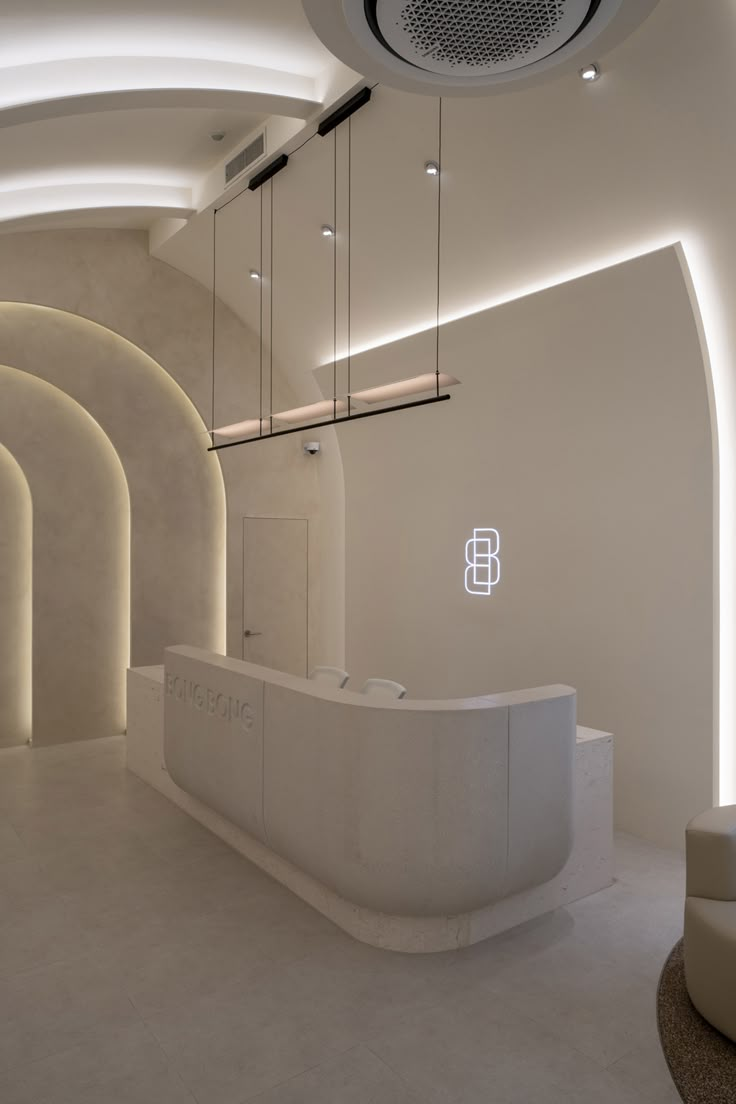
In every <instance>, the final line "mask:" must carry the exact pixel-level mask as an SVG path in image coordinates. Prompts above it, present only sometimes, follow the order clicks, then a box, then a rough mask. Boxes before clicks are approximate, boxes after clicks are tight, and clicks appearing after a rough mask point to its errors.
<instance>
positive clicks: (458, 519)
mask: <svg viewBox="0 0 736 1104" xmlns="http://www.w3.org/2000/svg"><path fill="white" fill-rule="evenodd" d="M442 341H443V346H442V347H443V356H444V358H445V363H447V364H451V365H457V366H458V367H457V371H458V374H459V375H460V376H461V377H462V380H463V382H462V386H461V387H458V388H456V389H455V390H454V392H453V395H452V399H451V400H450V402H448V403H445V404H442V405H438V406H436V407H432V408H428V409H426V410H424V411H416V410H414V411H407V412H405V413H403V414H392V415H390V416H388V417H386V418H385V419H377V420H375V421H370V422H365V423H362V424H356V425H354V426H351V427H350V428H349V429H348V428H346V429H343V430H340V431H339V434H340V446H341V450H342V456H343V464H344V467H345V480H346V486H347V488H348V492H347V505H346V508H347V519H346V533H347V611H348V618H347V626H348V629H347V666H348V669H349V670H350V671H351V673H352V675H353V677H354V678H357V680H358V681H360V680H361V679H363V678H365V677H369V676H382V677H386V678H395V679H398V680H399V681H400V682H402V683H404V684H405V685H406V686H407V687H408V688H409V691H410V693H411V694H412V695H414V696H419V697H425V696H427V697H452V696H456V695H457V696H461V695H462V696H464V695H472V694H481V693H483V692H488V691H502V690H505V689H512V688H513V689H521V688H523V687H525V686H533V685H545V684H548V683H553V682H565V683H568V684H570V685H572V686H575V687H576V688H577V690H578V694H579V699H578V700H579V721H580V723H582V724H584V725H588V726H591V727H595V728H600V729H604V730H610V731H613V732H614V733H615V786H614V799H615V806H616V818H617V823H618V825H619V826H620V827H621V828H623V829H626V830H628V831H631V832H634V833H635V834H639V835H643V836H647V837H649V838H652V839H656V840H658V841H660V842H662V843H665V844H670V845H678V844H679V843H680V841H681V836H682V832H683V829H684V825H685V823H686V821H687V819H688V818H689V817H690V816H692V815H694V814H695V813H696V812H697V811H698V810H699V809H701V808H703V807H705V806H707V805H708V804H709V803H710V802H711V796H712V777H713V648H712V592H713V577H712V569H711V565H712V551H713V543H712V542H713V510H712V500H713V482H712V464H711V430H710V421H709V409H708V395H707V388H706V380H705V373H704V369H703V363H702V357H701V352H700V347H699V342H698V334H697V329H696V326H695V322H694V319H693V315H692V311H691V309H690V303H689V299H688V294H687V289H686V286H685V282H684V279H683V275H682V271H681V268H680V264H679V261H678V257H677V254H676V252H675V250H674V249H668V250H665V251H663V252H660V253H656V254H652V255H650V256H648V257H645V258H641V259H639V260H636V261H631V262H629V263H627V264H625V265H621V266H619V267H615V268H612V269H608V270H606V271H604V272H601V273H598V274H596V275H594V276H589V277H586V278H583V279H581V280H578V281H575V282H573V283H570V284H564V285H562V286H560V287H557V288H553V289H550V290H548V291H544V292H541V293H539V294H538V295H535V296H532V297H528V298H526V299H523V300H519V301H517V302H515V303H511V304H508V305H506V306H503V307H499V308H497V309H495V310H493V311H488V312H486V313H483V314H478V315H475V316H473V317H472V318H468V319H465V320H462V321H458V322H455V323H453V324H452V325H450V326H448V327H447V328H446V330H445V331H444V333H443V338H442ZM387 355H389V356H390V359H391V360H392V361H393V362H394V363H399V362H401V363H404V358H403V356H402V345H401V344H399V345H398V346H397V347H395V348H393V349H392V350H390V351H387ZM461 365H462V368H460V366H461ZM358 370H360V368H359V364H358ZM476 526H477V527H495V528H497V529H498V530H499V532H500V535H501V544H502V549H501V568H502V578H501V583H500V585H499V586H498V588H497V589H496V590H495V591H494V592H493V594H492V596H491V597H489V598H486V597H478V596H471V595H468V594H467V593H466V592H465V588H464V568H465V555H464V551H465V549H464V546H465V541H466V540H467V539H468V538H469V537H471V536H472V531H473V528H474V527H476Z"/></svg>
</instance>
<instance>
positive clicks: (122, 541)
mask: <svg viewBox="0 0 736 1104" xmlns="http://www.w3.org/2000/svg"><path fill="white" fill-rule="evenodd" d="M0 386H1V387H2V393H3V404H2V409H1V410H0V439H2V441H3V442H4V444H5V445H6V447H7V448H8V449H9V450H10V451H11V452H12V453H13V455H14V457H15V460H16V462H17V463H18V464H19V465H20V467H21V468H22V470H23V474H24V476H25V478H26V480H27V482H28V486H29V488H30V495H31V497H32V500H33V556H32V562H33V595H34V600H33V740H34V743H38V744H54V743H60V742H64V741H68V740H75V739H85V738H90V737H93V736H101V735H106V734H109V733H114V732H120V731H122V729H123V728H124V725H125V668H126V666H127V664H128V656H129V608H130V502H129V498H128V487H127V483H126V480H125V474H124V472H123V468H122V465H121V463H120V460H119V458H118V455H117V453H116V452H115V449H114V448H113V446H112V444H111V443H110V441H109V439H108V437H107V436H106V435H105V433H104V432H103V431H102V429H101V428H100V426H99V425H98V424H97V422H96V421H95V420H94V419H93V418H92V417H91V416H90V415H89V414H88V413H87V411H85V410H84V409H83V408H82V407H81V406H80V405H79V404H78V403H77V402H75V401H74V400H73V399H71V398H70V397H69V396H68V395H66V394H64V393H63V392H62V391H61V390H60V389H59V388H57V387H54V386H52V385H51V384H49V383H47V382H46V381H44V380H41V379H38V378H36V377H35V376H33V375H30V374H28V373H27V372H23V371H19V370H18V369H16V368H12V367H8V366H5V365H2V366H0ZM9 632H10V630H9V628H6V627H5V626H4V631H3V633H2V635H3V637H4V638H5V646H6V647H12V638H9Z"/></svg>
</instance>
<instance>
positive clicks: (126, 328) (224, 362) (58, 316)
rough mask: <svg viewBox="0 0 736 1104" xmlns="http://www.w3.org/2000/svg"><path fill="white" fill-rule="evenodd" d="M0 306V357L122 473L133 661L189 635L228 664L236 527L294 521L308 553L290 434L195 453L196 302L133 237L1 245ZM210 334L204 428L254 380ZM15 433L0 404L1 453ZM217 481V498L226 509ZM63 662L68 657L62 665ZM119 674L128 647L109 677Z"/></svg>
mask: <svg viewBox="0 0 736 1104" xmlns="http://www.w3.org/2000/svg"><path fill="white" fill-rule="evenodd" d="M0 300H2V302H1V303H0V352H1V355H0V360H5V361H6V362H7V363H10V364H13V365H14V366H15V367H17V368H19V369H22V371H23V372H24V373H25V374H27V376H28V377H34V376H36V377H39V378H44V379H47V380H49V381H50V382H51V383H53V384H54V385H55V386H56V387H58V388H59V389H61V390H63V391H64V392H68V394H69V395H71V396H73V398H74V399H75V400H76V401H77V402H78V403H79V404H80V406H81V407H83V408H84V409H86V410H88V411H90V412H91V413H92V414H93V415H94V417H95V419H97V421H98V422H99V424H100V426H102V427H103V428H104V431H105V433H106V434H107V436H108V437H109V439H110V441H111V442H112V443H113V445H114V449H115V450H116V451H117V453H118V455H119V457H120V460H121V462H122V465H123V468H124V470H125V475H126V477H127V481H128V483H129V486H130V500H131V508H132V537H131V539H132V566H133V573H132V595H131V597H132V609H131V615H132V616H131V622H132V623H129V628H130V630H131V638H132V654H133V657H134V658H133V662H138V663H141V662H143V663H145V662H156V661H157V660H160V658H161V652H162V649H163V647H164V646H166V645H167V644H171V643H176V642H181V641H193V640H196V639H199V641H200V642H201V643H202V645H203V646H207V647H210V648H213V649H214V650H218V651H223V652H224V651H225V650H226V646H227V647H229V649H230V651H231V652H232V654H235V655H240V654H241V641H242V594H241V591H242V577H241V571H242V568H241V564H242V516H243V514H245V513H264V514H277V515H278V514H284V515H286V516H294V515H301V516H306V517H308V518H309V519H310V520H311V521H312V522H313V525H311V526H310V529H311V530H312V532H313V534H314V536H315V541H314V545H313V549H312V550H311V554H312V555H314V556H316V555H317V554H318V553H317V548H318V540H319V523H318V512H319V511H318V498H319V492H318V484H317V477H316V474H315V473H314V470H313V469H312V470H310V468H309V466H308V464H307V462H306V458H305V457H303V454H302V452H301V445H300V443H299V441H298V440H296V439H293V438H290V439H287V440H286V441H285V442H284V443H283V444H282V445H281V447H279V446H277V447H276V449H275V450H272V451H271V453H270V455H269V456H268V457H267V456H266V455H265V454H262V455H261V456H260V457H258V456H256V455H255V454H254V455H249V456H246V455H244V454H242V453H241V454H239V455H238V454H233V455H232V456H229V457H227V458H223V463H222V465H221V464H220V462H219V460H218V458H216V457H215V456H214V455H213V454H208V453H207V451H206V448H207V444H208V437H207V434H206V432H205V429H206V426H208V425H210V424H212V407H211V399H212V394H211V378H212V373H211V356H212V345H211V333H212V321H211V310H212V299H211V296H210V295H209V294H208V293H207V292H206V291H205V290H204V289H203V288H202V287H201V286H199V285H198V284H196V283H195V282H194V281H193V280H191V279H190V278H189V277H186V276H183V275H182V274H180V273H177V272H176V271H175V270H174V269H172V268H170V267H169V266H167V265H165V264H162V263H160V262H158V261H155V260H153V259H152V258H150V257H149V256H148V253H147V250H146V237H145V235H144V234H142V233H131V232H120V231H69V232H53V233H45V232H44V233H32V234H18V235H8V236H7V237H6V238H5V239H4V249H3V254H2V257H1V258H0ZM49 308H53V309H49ZM217 333H218V342H217V350H216V356H217V381H218V390H217V393H216V406H215V417H216V418H218V419H219V420H220V421H222V420H226V419H227V418H228V417H229V418H230V420H232V418H233V417H237V416H239V415H240V409H241V408H240V405H239V404H240V402H241V401H242V400H243V394H244V392H243V389H244V388H245V392H246V398H247V394H248V391H247V389H248V388H249V387H251V386H252V385H253V381H252V380H250V379H249V377H248V355H249V354H252V353H253V350H254V349H257V347H258V342H257V338H256V337H255V336H254V335H253V334H251V333H249V331H248V330H247V328H246V327H245V326H244V325H243V324H242V323H241V322H240V321H239V320H238V319H237V318H236V317H235V316H234V315H233V313H232V312H231V311H230V310H229V309H228V308H227V307H226V306H224V305H223V304H221V303H218V304H217ZM275 382H276V381H275ZM276 386H277V387H278V383H276ZM285 394H287V395H288V389H287V390H286V392H285ZM24 417H25V419H26V429H27V428H28V426H29V425H30V426H32V427H34V432H38V433H42V432H43V430H42V423H39V421H38V415H37V414H34V413H33V411H32V409H31V407H29V408H28V409H27V410H25V411H24ZM19 433H21V430H20V429H19V427H18V425H17V424H15V423H14V416H13V412H12V411H11V408H10V407H9V406H8V405H6V404H3V405H2V407H0V441H4V442H6V443H7V444H8V447H10V448H11V451H15V445H12V446H11V444H10V442H17V441H18V440H19V437H18V434H19ZM21 436H22V433H21ZM38 458H39V461H40V460H41V459H42V458H45V459H46V460H47V461H50V460H51V456H50V454H49V452H48V449H41V450H40V452H39V454H38ZM274 458H275V463H274ZM302 463H303V466H300V465H301V464H302ZM287 469H288V470H287ZM61 470H63V465H62V468H61ZM57 477H58V472H57V473H53V472H50V474H49V479H50V483H49V486H56V484H55V483H54V480H55V479H56V478H57ZM37 478H38V479H40V473H39V472H37ZM225 483H227V485H228V489H229V491H230V497H229V501H228V503H227V508H226V501H225ZM57 489H58V488H57ZM65 498H66V499H67V500H68V502H72V501H74V502H76V500H75V499H74V494H73V492H72V491H70V492H69V493H68V494H66V496H65V495H64V494H61V492H60V496H59V503H60V505H61V504H63V502H64V501H65ZM76 508H77V509H78V510H79V511H83V510H84V511H85V512H86V514H87V518H88V522H89V524H92V523H93V519H94V508H93V506H92V505H91V501H90V504H89V505H88V506H86V507H85V506H83V503H81V502H76ZM226 551H227V564H228V566H229V572H230V574H229V577H228V578H226ZM39 571H40V567H39V564H38V563H37V564H36V571H35V572H34V589H35V591H36V595H37V598H36V602H35V604H34V610H36V617H37V621H38V626H39V628H38V631H37V632H34V647H36V646H38V647H40V646H41V644H40V641H41V639H42V637H39V636H38V632H40V631H41V628H40V626H41V625H42V624H43V625H44V626H45V631H46V632H47V634H48V624H49V623H48V621H47V620H46V614H47V613H48V610H46V611H45V612H44V603H43V602H41V601H40V596H41V593H42V591H41V589H40V587H41V579H40V576H39V574H38V573H39ZM310 574H311V576H312V579H313V580H314V584H313V594H314V593H318V584H317V577H318V572H317V570H316V568H313V570H312V571H311V572H310ZM87 582H88V580H87V578H86V577H85V576H84V574H83V573H80V574H79V575H78V576H77V577H76V580H75V586H74V587H71V589H69V588H68V589H67V595H66V598H67V600H68V601H70V602H72V603H74V601H75V600H76V599H77V598H79V599H80V601H81V600H82V595H81V593H78V589H75V587H76V588H81V587H85V586H86V585H87ZM13 585H14V586H17V585H20V583H18V582H17V581H16V583H14V584H13ZM44 585H45V584H44ZM49 585H50V584H49ZM110 585H111V590H112V591H113V592H116V593H117V594H118V597H119V598H121V595H122V590H121V585H122V584H121V583H120V582H118V583H114V582H113V581H112V578H111V579H110ZM126 585H127V584H126ZM126 593H127V592H126ZM84 600H86V599H84ZM121 600H122V599H121ZM54 608H56V607H54ZM74 608H79V606H75V607H74ZM5 613H6V610H5V608H3V609H2V610H0V614H1V616H0V625H2V631H0V636H2V637H3V640H4V641H5V637H6V636H8V635H9V634H10V632H11V629H10V619H9V618H8V617H5V616H4V614H5ZM310 627H311V633H312V657H313V659H314V662H318V661H319V656H320V647H321V636H320V632H321V629H320V618H319V610H318V609H317V610H316V611H314V612H313V615H312V617H311V620H310ZM74 631H75V632H76V633H77V634H79V637H80V639H81V640H83V641H88V639H89V637H90V632H91V627H90V625H88V624H87V623H86V622H85V621H84V619H83V618H76V619H75V620H74ZM127 631H128V628H126V633H127ZM226 632H227V633H228V634H229V644H226ZM55 634H56V629H55V628H54V630H53V631H52V633H51V635H52V636H53V635H55ZM56 635H58V634H56ZM118 635H119V634H118ZM70 639H76V637H74V636H73V634H72V636H70ZM85 646H86V645H85ZM82 650H83V649H82ZM74 652H75V649H74V648H71V649H70V655H73V654H74ZM79 654H81V653H79ZM126 663H127V636H126V655H125V657H124V658H123V659H122V660H121V665H120V671H119V678H120V680H122V678H123V674H124V667H125V665H126ZM35 673H36V678H35V681H34V685H35V690H34V697H35V699H36V700H37V701H38V702H39V703H40V702H41V701H42V700H45V699H46V697H48V698H49V700H50V699H51V698H52V697H53V695H52V694H51V692H50V689H49V693H48V694H45V693H44V680H43V679H40V681H39V677H40V668H39V669H38V670H37V671H36V672H35ZM121 685H122V681H121ZM115 693H116V695H117V691H116V692H115ZM118 697H119V695H118ZM39 708H40V706H39ZM38 715H39V717H40V715H41V714H40V713H39V714H38ZM93 716H94V714H93ZM119 717H122V714H119ZM123 723H124V718H123V719H118V721H116V724H117V728H118V730H119V728H120V727H121V726H122V724H123ZM82 727H83V729H84V731H80V730H79V726H77V729H78V730H76V731H70V730H68V729H64V730H62V729H58V730H57V736H58V738H60V739H70V738H71V739H79V738H81V737H82V736H85V735H100V732H99V731H98V730H94V729H95V724H94V723H90V724H89V725H84V726H82ZM44 739H45V737H44Z"/></svg>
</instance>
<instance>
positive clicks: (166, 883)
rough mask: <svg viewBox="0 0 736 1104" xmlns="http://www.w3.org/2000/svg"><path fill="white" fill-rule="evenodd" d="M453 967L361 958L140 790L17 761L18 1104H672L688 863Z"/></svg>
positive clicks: (6, 987)
mask: <svg viewBox="0 0 736 1104" xmlns="http://www.w3.org/2000/svg"><path fill="white" fill-rule="evenodd" d="M617 856H618V870H617V881H616V884H615V885H614V886H612V887H611V888H610V889H609V890H606V891H604V892H603V893H599V894H596V895H594V896H593V897H591V898H587V899H586V900H583V901H579V902H576V903H575V904H574V905H572V906H570V907H569V908H567V909H560V910H557V912H555V913H552V914H550V915H549V916H545V917H540V918H539V919H537V920H534V921H531V922H530V923H528V924H524V925H522V926H520V927H519V928H517V929H515V930H514V931H512V932H507V933H505V934H504V935H501V936H499V937H498V938H496V939H493V940H489V941H487V942H485V943H483V944H479V945H478V946H476V947H470V948H467V949H466V950H463V951H459V952H452V953H448V954H447V955H399V954H392V953H389V952H382V951H378V950H375V949H374V948H371V947H367V946H365V945H363V944H360V943H357V942H355V941H354V940H352V939H350V938H349V937H348V936H346V935H345V934H344V933H343V932H341V931H339V930H338V929H337V928H336V927H335V926H334V925H332V924H331V923H330V922H329V921H328V920H326V919H325V918H324V917H322V916H321V915H319V914H318V913H316V912H315V911H314V910H312V909H310V908H309V907H308V906H307V905H305V904H304V903H303V902H302V901H300V900H298V899H297V898H296V897H294V896H293V895H292V894H291V893H290V892H289V891H288V890H286V889H284V887H283V886H280V885H278V884H277V883H276V882H274V881H272V880H271V879H270V878H268V877H267V876H266V875H265V874H263V873H262V872H261V871H259V870H258V869H256V868H255V867H253V866H252V865H251V864H249V863H248V862H246V861H245V860H244V859H243V858H242V857H240V856H239V855H237V854H235V853H234V852H232V851H230V850H229V849H228V848H227V847H225V846H224V845H223V844H222V843H221V841H219V840H217V839H216V838H215V837H214V836H212V835H211V834H210V833H208V832H206V831H205V830H204V829H203V828H201V826H199V825H198V824H195V822H194V821H192V820H191V819H190V818H189V817H187V816H186V814H184V813H183V812H182V811H181V810H179V809H176V808H175V807H174V806H172V805H171V804H170V803H169V802H168V801H166V799H165V798H163V797H162V796H161V795H160V794H158V793H156V792H155V791H154V790H152V789H150V788H149V787H148V786H146V785H145V784H143V783H142V782H141V781H140V780H139V779H136V778H134V777H133V776H132V775H129V774H128V773H127V772H126V771H125V769H124V741H123V740H122V739H119V738H113V739H108V740H99V741H91V742H88V743H86V744H85V743H81V744H76V745H66V746H64V747H55V748H42V749H38V748H36V749H33V750H32V751H31V750H29V749H27V748H17V749H8V750H6V751H2V752H0V1069H2V1073H0V1100H1V1101H2V1104H31V1102H32V1104H71V1102H72V1101H73V1102H74V1104H93V1102H94V1104H144V1102H145V1104H192V1101H195V1100H196V1104H245V1102H246V1101H247V1102H250V1101H251V1100H257V1101H260V1104H297V1101H298V1102H299V1104H311V1102H312V1101H315V1102H316V1101H319V1102H320V1104H338V1102H339V1104H481V1102H482V1104H537V1102H538V1101H539V1102H543V1104H588V1101H595V1102H596V1104H674V1102H675V1101H676V1100H677V1096H676V1095H675V1094H674V1089H673V1088H672V1085H671V1082H670V1080H669V1076H668V1074H667V1071H666V1067H665V1065H664V1061H663V1059H662V1056H661V1052H660V1050H659V1046H658V1043H657V1037H656V1026H655V1020H654V999H655V990H656V981H657V978H658V975H659V972H660V970H661V967H662V963H663V962H664V959H665V958H666V956H667V954H668V952H669V950H670V948H671V946H672V945H673V944H674V943H675V941H676V940H677V939H678V938H679V936H680V935H681V931H682V908H683V893H684V882H683V870H684V864H683V861H682V857H681V856H679V855H676V854H673V853H671V852H667V851H663V850H661V849H658V848H654V847H650V846H649V845H647V844H645V843H642V842H640V841H638V840H634V839H631V838H630V837H626V836H623V837H620V838H619V839H618V840H617Z"/></svg>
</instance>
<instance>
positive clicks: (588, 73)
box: [580, 61, 601, 83]
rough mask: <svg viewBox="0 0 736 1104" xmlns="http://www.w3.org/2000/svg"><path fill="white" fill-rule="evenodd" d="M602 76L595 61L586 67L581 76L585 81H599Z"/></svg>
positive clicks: (581, 71)
mask: <svg viewBox="0 0 736 1104" xmlns="http://www.w3.org/2000/svg"><path fill="white" fill-rule="evenodd" d="M600 75H601V71H600V69H599V67H598V66H597V65H596V63H595V62H594V61H591V63H590V65H584V66H583V68H582V69H581V70H580V76H581V77H582V79H583V80H584V81H588V82H589V83H590V81H597V80H598V78H599V77H600Z"/></svg>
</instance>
